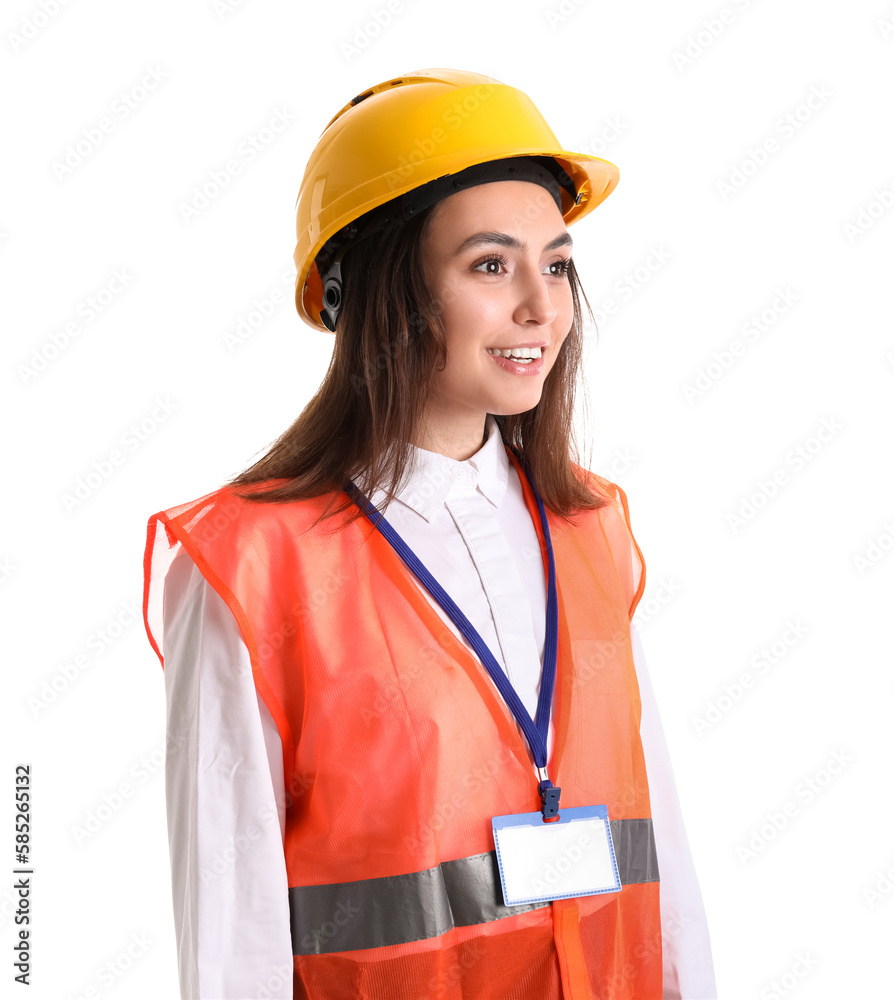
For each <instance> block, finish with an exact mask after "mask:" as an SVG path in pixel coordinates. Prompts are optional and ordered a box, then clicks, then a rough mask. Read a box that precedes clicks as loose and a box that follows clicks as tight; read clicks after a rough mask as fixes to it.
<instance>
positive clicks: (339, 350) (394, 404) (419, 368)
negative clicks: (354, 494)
mask: <svg viewBox="0 0 894 1000" xmlns="http://www.w3.org/2000/svg"><path fill="white" fill-rule="evenodd" d="M436 204H437V203H436ZM434 208H435V205H432V206H430V207H429V208H427V209H425V210H424V211H422V212H420V213H419V215H418V217H415V218H413V219H411V220H410V221H409V222H405V223H403V222H402V223H399V224H397V225H393V226H392V227H391V228H389V229H387V230H384V231H383V232H380V233H376V234H375V235H374V236H372V237H369V238H367V239H364V240H361V241H360V242H359V243H357V244H356V245H355V246H353V247H351V248H350V249H349V250H348V251H347V252H346V253H345V255H344V257H343V259H342V279H343V283H344V290H345V296H344V304H343V306H342V309H341V312H340V314H339V317H338V324H337V327H336V333H335V349H334V351H333V353H332V358H331V360H330V363H329V368H328V370H327V372H326V375H325V377H324V379H323V382H322V384H321V385H320V388H319V389H318V390H317V392H316V394H315V395H314V396H313V398H312V399H311V400H310V402H309V403H308V404H307V405H306V406H305V407H304V409H303V410H302V412H301V414H300V415H299V417H298V418H297V419H296V420H295V422H294V423H293V424H292V425H291V427H289V428H288V429H287V430H286V431H284V432H283V434H281V435H280V436H279V438H277V440H276V441H275V442H274V443H273V444H272V445H271V446H270V448H269V450H268V451H267V452H266V453H265V454H264V455H263V456H262V457H261V458H260V459H258V461H256V462H255V463H254V464H253V465H251V466H249V468H247V469H246V470H245V471H243V472H241V473H240V474H239V475H237V476H235V477H234V478H233V479H231V480H230V481H229V482H228V484H227V485H229V486H231V487H240V486H245V487H248V486H251V487H252V488H251V490H250V491H239V490H234V493H235V494H236V495H237V496H239V497H243V498H244V499H247V500H253V501H258V502H267V503H285V502H287V501H291V500H303V499H307V498H310V497H318V496H321V495H323V494H327V493H330V492H333V493H334V495H333V497H332V500H331V501H330V503H329V505H328V506H327V507H326V509H325V511H324V513H323V514H321V515H320V517H319V518H317V521H315V522H314V523H315V524H316V523H318V522H319V521H321V520H323V519H324V518H328V517H332V516H334V515H335V514H339V513H342V512H348V510H349V508H353V510H352V511H351V512H350V515H349V518H348V522H353V521H354V520H355V519H356V518H357V517H362V516H364V515H363V512H362V511H361V509H360V507H359V506H358V505H356V504H355V503H354V502H353V501H352V500H351V499H350V498H349V497H348V495H347V494H346V493H344V492H340V491H341V490H342V488H343V487H344V485H345V484H346V483H347V481H348V479H349V478H350V470H351V469H355V470H357V469H362V474H358V475H356V476H355V477H354V482H355V483H356V485H357V486H358V488H360V489H361V490H362V491H363V493H365V494H366V496H367V497H371V495H372V493H373V492H374V491H375V490H376V489H382V490H383V491H384V492H385V494H386V497H387V501H388V502H390V501H391V500H392V499H393V497H394V495H395V492H396V490H397V488H399V486H398V484H400V483H401V482H402V481H403V476H404V471H405V469H406V468H407V466H408V465H409V463H410V460H411V456H412V445H411V443H410V442H411V440H412V438H413V436H414V432H415V431H416V430H417V428H419V427H420V426H421V422H422V417H423V411H424V407H425V400H426V397H427V394H428V386H429V382H430V380H431V378H432V376H433V375H434V373H435V371H436V370H438V371H440V370H442V369H443V368H444V365H445V364H446V359H447V352H446V347H445V340H444V328H443V324H442V321H441V317H440V313H439V309H438V302H437V301H436V300H435V299H434V297H433V296H432V293H431V291H430V290H429V288H428V285H427V284H426V281H425V276H424V272H423V266H422V245H423V240H424V237H425V233H426V231H427V223H428V220H429V218H430V217H431V213H432V211H433V209H434ZM568 280H569V281H570V283H571V290H572V299H573V302H574V320H573V323H572V327H571V330H570V332H569V334H568V336H567V337H566V338H565V341H564V343H563V344H562V347H561V349H560V350H559V353H558V356H557V357H556V361H555V364H554V366H553V368H552V370H551V371H550V373H549V375H548V376H547V377H546V379H545V380H544V385H543V393H542V395H541V398H540V402H539V403H538V404H537V405H536V406H535V407H534V408H533V409H531V410H528V411H527V412H525V413H519V414H513V415H509V416H500V415H496V414H495V415H494V416H495V419H496V421H497V426H498V427H499V429H500V434H501V435H502V438H503V441H504V442H505V443H506V444H509V445H510V446H512V447H513V448H514V450H515V454H516V455H517V457H518V458H519V459H520V461H521V462H522V464H524V463H525V462H526V463H527V465H528V467H529V469H530V470H531V474H532V476H533V479H534V483H535V484H536V486H537V490H538V492H539V493H540V496H541V499H542V500H543V503H544V506H545V507H547V508H548V509H549V510H551V511H552V512H553V513H555V514H557V515H558V516H560V517H562V518H564V519H566V520H568V519H569V515H570V514H571V513H572V512H573V511H575V510H580V509H587V510H592V509H595V508H599V507H604V506H605V505H606V504H608V503H610V502H611V501H610V498H609V497H608V496H607V495H605V494H603V493H601V492H598V491H597V492H593V491H592V490H591V489H589V488H588V487H587V485H586V484H585V483H584V482H583V481H582V479H581V478H580V474H579V473H576V472H575V470H574V469H573V467H572V457H571V454H570V449H571V443H572V440H573V437H574V429H573V423H572V417H573V410H574V401H575V394H576V390H577V388H578V380H579V377H580V364H581V355H582V350H583V320H582V314H581V308H580V297H581V296H582V297H583V299H584V301H585V302H586V303H587V309H588V311H589V314H590V318H591V320H593V311H592V309H591V307H590V304H589V302H588V301H587V298H586V295H585V294H584V291H583V288H582V287H581V284H580V280H579V278H578V275H577V272H576V270H575V268H574V264H573V263H571V264H570V266H569V270H568ZM585 402H586V400H585ZM269 479H283V480H285V482H280V483H277V484H272V485H270V486H268V487H266V488H265V489H263V490H259V489H258V488H257V486H256V484H258V483H262V482H264V481H265V480H269ZM591 482H592V484H593V485H598V484H601V483H604V482H605V480H600V479H598V477H597V478H595V479H593V480H591ZM339 499H340V500H342V501H343V502H341V503H336V502H337V501H339ZM348 522H343V523H348Z"/></svg>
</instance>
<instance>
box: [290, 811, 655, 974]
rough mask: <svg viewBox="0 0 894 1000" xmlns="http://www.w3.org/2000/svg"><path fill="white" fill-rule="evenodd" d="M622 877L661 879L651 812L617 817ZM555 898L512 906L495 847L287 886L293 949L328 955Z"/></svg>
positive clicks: (421, 935) (404, 940)
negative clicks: (380, 874) (422, 865)
mask: <svg viewBox="0 0 894 1000" xmlns="http://www.w3.org/2000/svg"><path fill="white" fill-rule="evenodd" d="M611 828H612V841H613V843H614V846H615V855H616V858H617V862H618V872H619V873H620V876H621V884H622V885H633V884H635V883H639V882H657V881H658V855H657V852H656V850H655V837H654V834H653V830H652V820H651V819H621V820H612V821H611ZM549 905H550V903H548V902H546V903H529V904H525V905H522V906H506V905H505V904H504V903H503V901H502V891H501V889H500V873H499V871H498V869H497V856H496V852H495V851H490V852H488V853H485V854H475V855H473V856H472V857H470V858H459V859H458V860H456V861H444V862H442V863H441V864H440V865H438V866H437V867H436V868H429V869H427V870H425V871H421V872H409V873H408V874H406V875H391V876H388V877H386V878H371V879H362V880H360V881H357V882H338V883H335V884H333V885H302V886H294V887H293V888H291V889H289V909H290V911H291V922H292V951H293V953H294V954H295V955H325V954H330V953H332V952H340V951H357V950H359V949H361V948H381V947H384V946H386V945H393V944H408V943H409V942H411V941H421V940H424V939H425V938H433V937H439V936H440V935H441V934H446V933H447V931H449V930H452V929H453V928H454V927H469V926H471V925H473V924H483V923H485V922H487V921H489V920H502V919H503V918H504V917H512V916H515V914H517V913H523V912H524V911H525V910H537V909H540V908H541V907H545V906H549Z"/></svg>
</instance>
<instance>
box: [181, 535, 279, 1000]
mask: <svg viewBox="0 0 894 1000" xmlns="http://www.w3.org/2000/svg"><path fill="white" fill-rule="evenodd" d="M164 627H165V660H164V667H165V669H164V674H165V697H166V704H167V740H166V748H167V754H166V762H165V795H166V804H167V819H168V844H169V848H170V857H171V885H172V894H173V903H174V926H175V931H176V938H177V954H178V966H179V975H180V993H181V997H183V998H197V1000H211V998H215V1000H231V998H232V1000H238V998H244V997H249V996H258V995H261V996H265V997H270V998H274V1000H283V998H288V1000H291V997H292V968H293V959H292V943H291V930H290V923H289V900H288V880H287V876H286V865H285V856H284V851H283V831H284V824H285V795H284V789H283V768H282V743H281V740H280V736H279V733H278V731H277V729H276V725H275V723H274V722H273V719H272V718H271V716H270V713H269V711H268V709H267V707H266V705H265V704H264V702H263V700H262V699H261V698H259V696H258V694H257V690H256V688H255V684H254V679H253V677H252V672H251V663H250V660H249V656H248V650H247V648H246V646H245V643H244V641H243V639H242V636H241V634H240V632H239V629H238V626H237V624H236V621H235V619H234V618H233V615H232V613H231V612H230V610H229V608H228V607H227V605H226V603H225V602H224V601H223V600H222V599H221V598H220V596H219V595H218V594H217V593H216V591H215V590H214V589H213V588H212V587H211V586H210V585H209V584H208V583H207V581H206V580H205V579H204V577H203V576H202V574H201V573H200V572H199V570H198V568H197V567H196V565H195V563H193V561H192V559H191V558H190V557H189V555H188V553H186V551H185V550H183V549H182V547H181V549H180V551H179V552H178V553H177V555H176V556H175V557H174V560H173V562H172V563H171V566H170V569H169V570H168V573H167V575H166V577H165V587H164Z"/></svg>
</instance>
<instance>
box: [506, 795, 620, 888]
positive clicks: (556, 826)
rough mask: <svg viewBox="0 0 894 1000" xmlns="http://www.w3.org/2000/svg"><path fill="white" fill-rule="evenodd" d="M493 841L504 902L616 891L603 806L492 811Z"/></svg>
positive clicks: (615, 869)
mask: <svg viewBox="0 0 894 1000" xmlns="http://www.w3.org/2000/svg"><path fill="white" fill-rule="evenodd" d="M491 823H492V824H493V830H494V844H495V845H496V849H497V861H498V863H499V866H500V881H501V883H502V885H503V902H504V903H505V904H506V905H507V906H520V905H521V904H522V903H540V902H545V901H548V900H551V899H568V898H570V897H571V896H592V895H596V894H597V893H602V892H620V891H621V879H620V876H619V875H618V864H617V861H616V860H615V848H614V844H613V843H612V831H611V826H610V825H609V821H608V809H607V807H606V806H579V807H576V808H574V809H561V810H560V812H559V818H558V819H556V820H554V821H552V822H545V821H544V819H543V814H542V813H540V812H532V813H517V814H515V815H512V816H494V817H493V819H492V820H491Z"/></svg>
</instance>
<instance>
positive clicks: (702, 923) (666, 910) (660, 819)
mask: <svg viewBox="0 0 894 1000" xmlns="http://www.w3.org/2000/svg"><path fill="white" fill-rule="evenodd" d="M630 639H631V644H632V646H633V660H634V664H635V666H636V674H637V681H638V683H639V690H640V700H641V702H642V721H641V724H640V736H641V739H642V744H643V755H644V757H645V762H646V775H647V776H648V779H649V798H650V800H651V804H652V827H653V830H654V833H655V846H656V849H657V852H658V877H659V879H660V883H659V884H660V888H659V899H660V906H661V940H662V963H663V966H664V989H663V993H664V1000H717V987H716V985H715V983H714V962H713V959H712V956H711V940H710V937H709V934H708V922H707V917H706V915H705V908H704V904H703V903H702V895H701V889H700V888H699V884H698V878H697V877H696V874H695V866H694V865H693V862H692V853H691V851H690V850H689V840H688V838H687V836H686V828H685V826H684V824H683V815H682V812H681V810H680V803H679V799H678V797H677V788H676V784H675V782H674V775H673V770H672V768H671V763H670V757H669V755H668V751H667V742H666V740H665V737H664V730H663V728H662V725H661V719H660V717H659V714H658V706H657V704H656V702H655V694H654V692H653V690H652V682H651V679H650V678H649V673H648V670H647V669H646V661H645V655H644V653H643V648H642V643H641V641H640V637H639V631H638V630H637V628H636V627H634V626H631V629H630Z"/></svg>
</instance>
